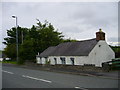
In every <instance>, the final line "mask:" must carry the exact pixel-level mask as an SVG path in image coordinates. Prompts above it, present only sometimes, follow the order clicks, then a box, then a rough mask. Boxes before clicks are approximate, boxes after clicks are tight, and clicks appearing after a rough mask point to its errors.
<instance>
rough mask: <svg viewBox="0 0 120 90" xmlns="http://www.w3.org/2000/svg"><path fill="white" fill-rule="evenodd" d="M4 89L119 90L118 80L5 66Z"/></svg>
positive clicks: (3, 72) (3, 70)
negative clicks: (99, 89)
mask: <svg viewBox="0 0 120 90" xmlns="http://www.w3.org/2000/svg"><path fill="white" fill-rule="evenodd" d="M2 75H3V77H2V88H78V89H83V90H89V89H88V88H118V80H117V79H109V78H101V77H95V76H81V75H71V74H63V73H55V72H48V71H40V70H30V69H25V68H18V67H10V66H3V67H2Z"/></svg>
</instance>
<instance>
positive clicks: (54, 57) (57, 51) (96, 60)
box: [36, 29, 115, 67]
mask: <svg viewBox="0 0 120 90" xmlns="http://www.w3.org/2000/svg"><path fill="white" fill-rule="evenodd" d="M113 58H115V53H114V51H113V50H112V49H111V48H110V47H109V45H108V44H107V43H106V41H105V33H104V32H102V31H101V29H100V30H99V32H96V38H94V39H90V40H84V41H77V42H66V43H61V44H59V45H57V46H54V47H49V48H47V49H46V50H45V51H43V52H42V53H41V54H40V55H37V56H36V59H37V63H38V64H45V63H46V62H47V61H50V64H51V65H55V64H66V65H84V64H92V65H95V66H98V67H101V66H102V63H103V62H107V61H110V60H111V59H113Z"/></svg>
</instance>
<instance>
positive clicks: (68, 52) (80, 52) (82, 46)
mask: <svg viewBox="0 0 120 90" xmlns="http://www.w3.org/2000/svg"><path fill="white" fill-rule="evenodd" d="M97 42H98V41H97V40H96V38H95V39H89V40H84V41H77V42H66V43H61V44H59V45H57V46H54V47H49V48H47V49H46V50H44V51H43V52H42V53H41V54H40V57H47V56H88V55H89V53H90V52H91V50H92V49H93V48H94V47H95V45H96V44H97Z"/></svg>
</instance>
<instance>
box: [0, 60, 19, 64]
mask: <svg viewBox="0 0 120 90" xmlns="http://www.w3.org/2000/svg"><path fill="white" fill-rule="evenodd" d="M0 63H11V64H17V62H16V61H2V62H0Z"/></svg>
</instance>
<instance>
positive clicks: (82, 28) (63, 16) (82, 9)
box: [0, 2, 118, 49]
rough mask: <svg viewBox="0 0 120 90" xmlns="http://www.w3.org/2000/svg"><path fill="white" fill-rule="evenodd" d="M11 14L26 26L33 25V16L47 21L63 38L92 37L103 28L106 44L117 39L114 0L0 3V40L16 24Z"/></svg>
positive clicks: (83, 38)
mask: <svg viewBox="0 0 120 90" xmlns="http://www.w3.org/2000/svg"><path fill="white" fill-rule="evenodd" d="M12 15H16V16H17V17H18V25H19V26H21V27H28V28H31V26H32V25H36V23H37V21H36V18H37V19H39V20H40V21H41V22H44V21H45V20H48V21H49V22H50V23H52V24H53V26H54V27H55V28H56V29H58V31H59V32H62V33H63V35H64V36H65V38H71V39H77V40H86V39H91V38H95V37H96V36H95V33H96V32H97V31H98V30H99V28H102V30H103V31H104V32H105V33H106V41H107V43H108V44H112V45H116V44H117V43H116V42H118V3H117V2H3V3H2V30H1V31H2V32H1V31H0V33H2V36H0V38H1V39H0V40H1V41H0V42H2V40H3V38H4V37H6V36H7V34H6V30H7V29H10V28H12V27H14V26H15V19H13V18H12V17H11V16H12ZM0 47H1V48H0V49H2V48H3V47H4V46H0Z"/></svg>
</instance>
